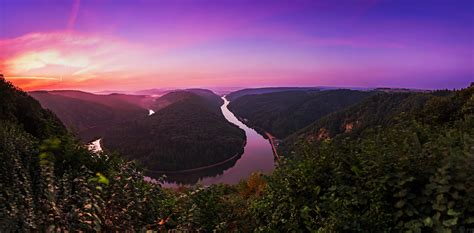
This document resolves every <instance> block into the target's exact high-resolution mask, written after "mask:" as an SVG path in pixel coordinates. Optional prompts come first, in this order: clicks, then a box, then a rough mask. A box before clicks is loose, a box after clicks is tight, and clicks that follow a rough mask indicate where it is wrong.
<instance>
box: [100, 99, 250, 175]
mask: <svg viewBox="0 0 474 233" xmlns="http://www.w3.org/2000/svg"><path fill="white" fill-rule="evenodd" d="M206 93H207V92H206ZM214 96H215V95H214ZM207 97H209V96H207ZM216 99H220V98H219V97H218V96H215V97H214V98H212V99H209V98H205V97H202V96H199V95H197V94H194V93H192V92H189V91H175V92H171V93H168V94H166V95H164V96H162V97H161V98H159V99H158V100H157V102H159V103H163V102H164V101H166V103H168V104H167V105H166V106H165V107H163V108H161V109H160V110H159V111H157V112H156V113H155V114H153V115H151V116H150V117H146V118H144V119H139V120H135V121H130V122H126V123H123V124H120V125H117V126H115V127H113V128H111V129H109V130H107V132H106V133H105V135H104V138H103V144H104V147H105V148H106V149H110V150H114V151H118V152H120V153H121V154H123V155H124V156H125V157H126V158H128V159H135V160H138V161H139V162H141V164H143V166H145V167H146V168H148V169H150V170H158V171H159V170H165V171H166V170H183V169H191V168H197V167H202V166H207V165H211V164H215V163H218V162H221V161H224V160H226V159H228V158H230V157H232V156H234V155H236V154H239V153H241V152H242V149H243V144H244V142H245V134H244V132H243V131H242V130H241V129H239V128H238V127H237V126H235V125H233V124H231V123H229V122H228V121H227V120H226V119H225V118H224V116H223V115H222V113H221V112H220V109H219V105H217V104H216Z"/></svg>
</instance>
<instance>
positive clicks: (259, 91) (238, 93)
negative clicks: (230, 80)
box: [226, 87, 319, 102]
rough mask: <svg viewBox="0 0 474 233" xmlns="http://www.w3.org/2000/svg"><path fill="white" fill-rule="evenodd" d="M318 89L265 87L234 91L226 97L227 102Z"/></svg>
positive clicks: (315, 88) (315, 89)
mask: <svg viewBox="0 0 474 233" xmlns="http://www.w3.org/2000/svg"><path fill="white" fill-rule="evenodd" d="M318 90H319V88H318V87H263V88H245V89H242V90H238V91H234V92H231V93H229V94H228V95H226V98H227V100H229V101H231V102H232V101H234V100H236V99H237V98H239V97H242V96H246V95H260V94H268V93H275V92H285V91H318Z"/></svg>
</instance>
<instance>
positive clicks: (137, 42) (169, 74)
mask: <svg viewBox="0 0 474 233" xmlns="http://www.w3.org/2000/svg"><path fill="white" fill-rule="evenodd" d="M256 2H258V3H256ZM397 2H398V1H296V2H294V1H278V2H275V1H151V0H142V1H112V0H100V1H98V0H83V1H81V0H74V1H72V0H71V1H46V0H39V1H36V0H35V1H33V0H32V1H26V0H0V51H1V53H0V73H3V74H4V75H5V77H6V78H7V79H8V80H10V81H12V82H13V83H14V84H16V85H19V86H20V87H22V88H24V89H27V90H35V89H82V90H91V91H99V90H112V89H113V90H138V89H146V88H155V87H218V86H222V87H230V86H232V87H252V86H357V87H375V86H388V87H411V88H429V89H432V88H459V87H464V86H467V85H468V83H470V82H472V81H473V80H474V78H473V77H474V58H473V52H474V46H473V41H474V37H473V33H474V29H473V28H474V25H473V22H474V16H473V15H474V14H472V12H473V3H472V1H452V2H451V1H413V2H411V3H410V4H406V2H403V1H400V2H398V3H397Z"/></svg>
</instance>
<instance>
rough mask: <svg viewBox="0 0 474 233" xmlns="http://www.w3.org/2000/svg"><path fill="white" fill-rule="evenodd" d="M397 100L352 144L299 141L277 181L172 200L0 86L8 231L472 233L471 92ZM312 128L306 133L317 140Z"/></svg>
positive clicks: (3, 212) (341, 137) (336, 139)
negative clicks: (464, 232)
mask: <svg viewBox="0 0 474 233" xmlns="http://www.w3.org/2000/svg"><path fill="white" fill-rule="evenodd" d="M417 95H418V94H417ZM395 96H399V95H398V94H395V95H377V96H374V97H372V98H373V99H372V100H371V101H369V100H366V101H363V102H360V103H359V105H360V106H359V108H360V109H370V108H375V109H380V111H381V112H385V113H384V114H379V115H377V113H376V112H370V111H367V112H366V113H364V116H365V117H369V118H367V119H374V120H370V122H371V123H370V124H367V125H365V126H364V127H363V128H361V129H360V130H359V131H358V132H357V136H356V137H353V136H351V132H349V131H347V132H346V131H344V132H342V133H337V132H335V133H334V134H332V135H330V136H329V137H325V138H320V139H319V140H313V139H311V140H308V138H307V137H306V134H302V136H301V137H296V140H294V141H293V142H292V145H291V151H292V152H293V153H292V154H291V156H287V157H288V158H286V159H284V160H282V161H281V162H280V163H279V166H278V168H277V169H276V170H275V171H274V172H273V174H271V175H267V176H263V175H260V174H258V173H256V174H254V175H252V176H251V177H249V178H248V179H246V180H243V181H242V182H241V183H239V184H238V185H233V186H229V185H212V186H208V187H199V186H198V187H189V188H180V189H178V190H168V189H163V188H161V187H160V185H159V184H153V183H147V182H145V181H144V179H143V175H142V173H141V169H140V167H138V166H137V165H136V164H134V163H133V162H125V161H123V160H121V159H120V157H118V156H116V155H114V154H111V153H99V154H94V153H91V152H89V151H88V150H87V149H85V147H84V146H81V144H80V143H78V142H77V141H75V139H73V137H72V136H71V135H69V134H68V133H67V132H66V130H65V127H64V126H62V124H61V123H60V122H59V120H58V119H57V118H56V117H55V116H54V114H52V113H51V112H49V111H47V110H43V109H41V107H40V105H39V103H38V102H36V101H35V100H34V99H32V98H30V97H28V95H27V94H26V93H24V92H22V91H20V90H18V89H16V88H15V87H13V86H12V85H11V84H10V83H8V82H6V81H5V80H3V79H1V78H0V97H1V98H0V156H1V158H2V160H0V164H1V167H0V168H1V169H0V175H1V177H2V179H0V187H1V188H0V229H2V231H6V232H16V231H20V232H23V231H41V232H45V231H69V232H71V231H85V232H93V231H99V232H104V231H106V232H109V231H126V230H128V231H143V230H158V231H165V230H171V229H175V230H179V231H200V232H400V231H407V232H459V231H462V230H466V229H473V228H474V196H473V195H472V193H474V174H473V173H472V170H473V169H474V86H471V87H469V88H466V89H463V90H458V91H449V92H442V93H434V94H423V96H422V97H407V98H401V97H400V98H399V99H397V100H398V102H397V103H393V104H392V102H391V101H390V100H389V99H391V98H396V97H395ZM377 98H381V99H383V100H378V99H377ZM384 100H386V101H384ZM418 101H420V102H418ZM372 102H374V103H375V104H374V103H372ZM363 105H367V106H366V107H364V106H363ZM369 106H374V107H369ZM401 106H406V107H401ZM390 109H395V110H390ZM396 109H398V110H396ZM344 111H349V112H352V111H355V110H354V107H350V108H348V109H346V110H341V112H344ZM338 114H341V116H344V113H338ZM347 114H349V113H347ZM347 116H349V115H347ZM361 116H362V115H361ZM378 117H383V118H385V119H384V120H378V119H377V118H378ZM364 119H365V118H364ZM361 120H363V119H361ZM326 121H328V120H326ZM342 122H344V121H342ZM361 124H362V123H361ZM311 127H325V126H320V123H314V124H312V126H311ZM314 130H315V131H311V130H308V131H307V132H318V130H317V129H316V128H315V129H314ZM305 132H306V131H305Z"/></svg>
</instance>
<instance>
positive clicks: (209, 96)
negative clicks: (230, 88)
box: [150, 88, 224, 111]
mask: <svg viewBox="0 0 474 233" xmlns="http://www.w3.org/2000/svg"><path fill="white" fill-rule="evenodd" d="M193 95H197V96H199V97H201V98H202V99H204V100H207V103H208V105H210V106H213V108H212V109H213V110H219V108H220V106H221V105H222V104H223V103H224V101H223V100H222V99H221V98H220V97H219V96H218V95H216V94H214V92H212V91H210V90H206V89H197V88H194V89H184V90H175V91H170V92H168V93H167V94H165V95H163V96H161V97H160V98H158V99H156V100H155V101H154V102H153V103H152V104H151V107H150V108H151V109H153V110H154V111H159V110H160V109H162V108H164V107H166V106H168V105H171V104H173V103H175V102H178V101H181V100H183V99H187V98H189V97H191V96H193ZM219 111H220V110H219Z"/></svg>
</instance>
